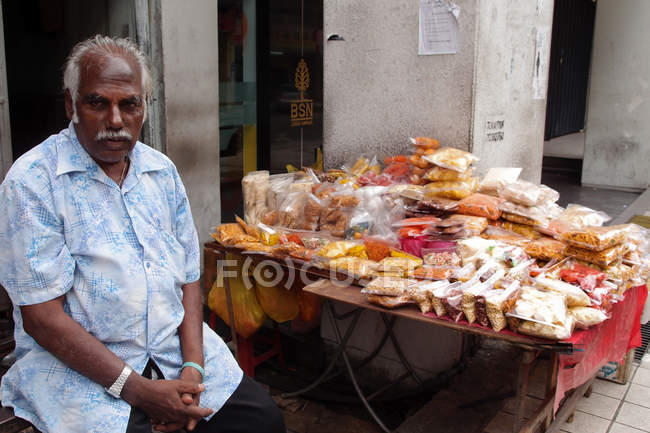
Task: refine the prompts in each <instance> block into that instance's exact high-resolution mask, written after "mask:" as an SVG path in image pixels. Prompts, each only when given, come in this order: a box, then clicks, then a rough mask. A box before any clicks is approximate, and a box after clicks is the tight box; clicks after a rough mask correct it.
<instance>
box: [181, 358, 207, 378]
mask: <svg viewBox="0 0 650 433" xmlns="http://www.w3.org/2000/svg"><path fill="white" fill-rule="evenodd" d="M185 367H192V368H194V369H196V370H198V372H199V373H201V381H204V380H205V370H204V369H203V367H201V366H200V365H199V364H197V363H196V362H186V363H184V364H183V365H182V366H181V371H183V369H184V368H185Z"/></svg>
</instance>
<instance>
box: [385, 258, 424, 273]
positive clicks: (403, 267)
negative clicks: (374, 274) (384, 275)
mask: <svg viewBox="0 0 650 433" xmlns="http://www.w3.org/2000/svg"><path fill="white" fill-rule="evenodd" d="M420 266H422V259H419V258H417V257H386V258H385V259H383V260H382V261H380V262H379V266H378V268H377V270H379V271H382V272H398V273H401V274H402V275H406V274H407V273H409V272H410V271H413V270H415V269H416V268H419V267H420Z"/></svg>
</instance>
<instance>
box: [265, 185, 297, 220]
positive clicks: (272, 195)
mask: <svg viewBox="0 0 650 433" xmlns="http://www.w3.org/2000/svg"><path fill="white" fill-rule="evenodd" d="M294 178H295V176H294V174H293V173H280V174H272V175H270V176H269V185H270V188H269V190H268V191H267V194H266V208H267V212H265V214H268V213H269V212H272V211H274V210H277V209H278V207H280V204H282V199H283V198H284V196H285V195H286V194H287V191H288V190H289V187H290V186H291V184H292V183H293V181H294ZM262 222H264V221H262ZM264 224H267V225H268V223H267V222H264ZM273 224H275V223H272V224H271V225H273Z"/></svg>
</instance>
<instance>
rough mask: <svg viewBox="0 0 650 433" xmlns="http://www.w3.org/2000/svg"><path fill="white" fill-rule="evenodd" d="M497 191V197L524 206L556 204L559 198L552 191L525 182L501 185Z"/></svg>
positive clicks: (544, 186)
mask: <svg viewBox="0 0 650 433" xmlns="http://www.w3.org/2000/svg"><path fill="white" fill-rule="evenodd" d="M498 191H499V197H502V198H504V199H506V200H508V201H511V202H513V203H517V204H522V205H524V206H536V205H539V204H542V203H545V202H547V201H551V202H556V201H557V200H558V199H559V198H560V193H558V192H557V191H555V190H554V189H551V188H549V187H548V186H546V185H535V184H534V183H532V182H527V181H525V180H518V181H516V182H511V183H507V184H505V185H502V186H500V187H499V188H498Z"/></svg>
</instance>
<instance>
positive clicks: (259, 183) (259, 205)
mask: <svg viewBox="0 0 650 433" xmlns="http://www.w3.org/2000/svg"><path fill="white" fill-rule="evenodd" d="M241 185H242V193H243V196H244V218H245V219H246V221H248V223H250V224H253V225H255V224H257V223H258V222H259V221H260V219H261V218H262V216H263V215H264V214H266V213H267V212H268V211H269V209H268V207H267V199H266V198H267V195H268V192H269V190H270V189H271V184H270V183H269V172H268V171H267V170H263V171H252V172H250V173H248V174H246V176H244V177H243V178H242V181H241Z"/></svg>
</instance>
